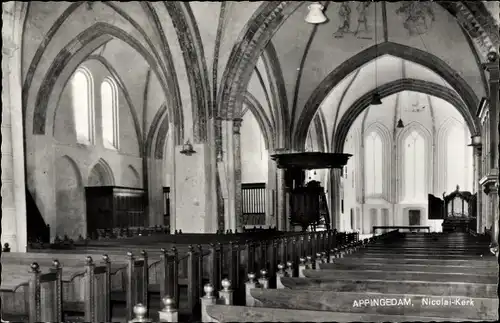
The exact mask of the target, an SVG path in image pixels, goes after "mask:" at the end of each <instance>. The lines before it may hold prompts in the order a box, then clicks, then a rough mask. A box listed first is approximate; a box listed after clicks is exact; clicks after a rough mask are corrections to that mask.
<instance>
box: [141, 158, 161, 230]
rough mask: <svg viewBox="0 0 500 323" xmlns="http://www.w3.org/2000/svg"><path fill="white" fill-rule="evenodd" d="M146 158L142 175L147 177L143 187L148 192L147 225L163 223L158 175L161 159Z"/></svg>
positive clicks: (159, 177) (159, 178)
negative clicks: (145, 167) (145, 166)
mask: <svg viewBox="0 0 500 323" xmlns="http://www.w3.org/2000/svg"><path fill="white" fill-rule="evenodd" d="M144 159H146V165H147V169H146V170H145V172H144V175H146V176H147V177H148V180H147V181H144V183H145V184H147V187H145V189H146V190H147V193H148V207H147V211H148V213H147V214H148V215H149V217H148V224H149V226H155V225H162V224H163V214H164V213H163V212H164V210H163V203H164V202H163V178H162V176H158V175H159V174H163V171H162V167H163V161H162V160H161V159H156V158H149V157H144Z"/></svg>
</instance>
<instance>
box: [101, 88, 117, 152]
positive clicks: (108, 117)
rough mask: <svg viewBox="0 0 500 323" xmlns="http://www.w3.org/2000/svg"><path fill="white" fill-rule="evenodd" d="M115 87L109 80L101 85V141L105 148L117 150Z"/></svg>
mask: <svg viewBox="0 0 500 323" xmlns="http://www.w3.org/2000/svg"><path fill="white" fill-rule="evenodd" d="M117 101H118V100H117V93H116V86H115V85H114V84H113V82H112V81H111V80H109V79H106V80H104V81H103V82H102V83H101V113H102V140H103V144H104V147H106V148H118V142H117V141H118V140H117V138H118V136H117V123H118V122H117V121H118V120H117V119H118V113H117V111H118V108H117V105H118V102H117Z"/></svg>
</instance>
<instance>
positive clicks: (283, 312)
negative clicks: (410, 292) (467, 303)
mask: <svg viewBox="0 0 500 323" xmlns="http://www.w3.org/2000/svg"><path fill="white" fill-rule="evenodd" d="M207 312H208V315H209V316H210V317H212V318H213V319H214V320H215V321H216V322H221V323H222V322H408V321H409V322H449V321H450V319H449V318H440V317H422V316H411V315H383V314H364V313H342V312H330V311H308V310H294V309H281V308H264V307H259V308H256V307H249V306H228V305H209V306H208V307H207ZM453 321H454V322H481V320H471V319H459V318H455V319H453Z"/></svg>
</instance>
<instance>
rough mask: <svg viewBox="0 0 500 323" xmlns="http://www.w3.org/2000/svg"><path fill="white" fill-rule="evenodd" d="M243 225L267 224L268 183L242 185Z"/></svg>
mask: <svg viewBox="0 0 500 323" xmlns="http://www.w3.org/2000/svg"><path fill="white" fill-rule="evenodd" d="M241 195H242V221H241V225H265V224H266V183H245V184H241Z"/></svg>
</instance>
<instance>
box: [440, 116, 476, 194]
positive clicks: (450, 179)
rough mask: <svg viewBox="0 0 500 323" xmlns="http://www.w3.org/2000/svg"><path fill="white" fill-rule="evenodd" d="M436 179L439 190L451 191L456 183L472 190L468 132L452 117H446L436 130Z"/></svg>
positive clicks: (462, 187)
mask: <svg viewBox="0 0 500 323" xmlns="http://www.w3.org/2000/svg"><path fill="white" fill-rule="evenodd" d="M437 139H438V140H437V142H438V149H437V151H438V165H437V167H438V174H439V175H440V177H439V179H438V183H439V187H440V191H443V192H452V191H454V190H455V187H456V186H457V185H459V186H460V188H461V189H462V190H472V189H473V187H471V185H472V180H471V178H470V177H471V174H472V171H473V170H472V158H473V157H472V148H471V147H467V144H468V140H469V139H470V133H469V131H468V129H467V127H466V126H465V125H464V124H463V122H461V121H460V120H457V119H456V118H454V117H450V118H448V119H446V120H445V121H444V122H443V123H442V125H441V126H440V127H439V130H438V138H437Z"/></svg>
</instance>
